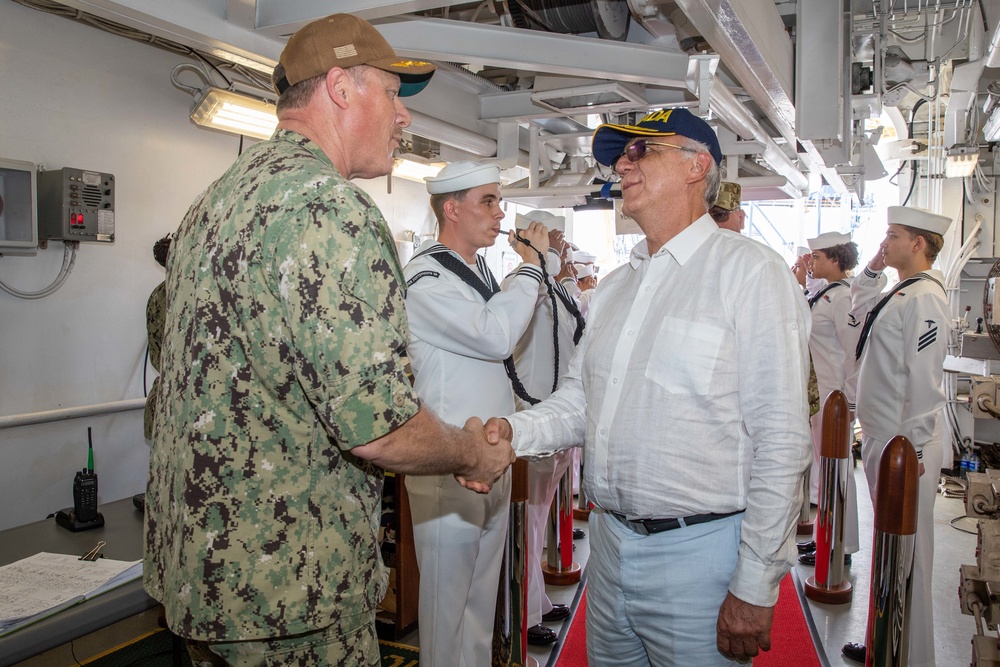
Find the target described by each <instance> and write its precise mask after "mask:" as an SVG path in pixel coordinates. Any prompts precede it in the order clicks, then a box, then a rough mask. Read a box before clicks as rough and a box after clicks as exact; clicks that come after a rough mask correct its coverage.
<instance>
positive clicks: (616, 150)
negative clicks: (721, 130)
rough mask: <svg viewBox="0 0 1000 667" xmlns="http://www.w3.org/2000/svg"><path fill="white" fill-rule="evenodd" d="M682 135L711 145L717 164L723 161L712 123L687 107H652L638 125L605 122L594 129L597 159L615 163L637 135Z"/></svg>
mask: <svg viewBox="0 0 1000 667" xmlns="http://www.w3.org/2000/svg"><path fill="white" fill-rule="evenodd" d="M674 135H679V136H682V137H687V138H688V139H694V140H695V141H700V142H701V143H703V144H705V145H706V146H708V152H709V153H711V154H712V157H713V158H715V163H716V164H721V163H722V149H720V148H719V138H718V137H717V136H715V131H714V130H713V129H712V126H711V125H709V124H708V123H706V122H705V121H704V120H702V119H701V118H699V117H698V116H696V115H694V114H693V113H691V112H690V111H688V110H687V109H662V110H660V111H651V112H650V113H648V114H646V117H645V118H643V119H642V120H640V121H639V122H638V123H636V124H635V125H611V124H607V125H601V126H600V127H598V128H597V130H596V131H595V132H594V142H593V149H592V150H593V153H594V157H595V158H597V161H598V162H600V163H601V164H603V165H607V166H611V165H612V164H614V163H615V160H617V159H618V158H619V157H620V156H621V154H622V153H624V152H625V144H627V143H628V142H629V141H631V140H632V139H634V138H635V137H672V136H674Z"/></svg>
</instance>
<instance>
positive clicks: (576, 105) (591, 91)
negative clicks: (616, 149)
mask: <svg viewBox="0 0 1000 667" xmlns="http://www.w3.org/2000/svg"><path fill="white" fill-rule="evenodd" d="M531 102H532V103H533V104H537V105H538V106H541V107H545V108H546V109H550V110H552V111H557V112H559V113H564V114H567V115H577V114H594V113H600V112H601V111H607V110H610V109H614V110H616V111H627V110H630V109H645V108H647V107H648V106H649V105H648V103H647V102H646V97H645V95H644V94H643V92H642V91H641V90H639V89H637V88H633V87H631V86H627V85H625V84H623V83H620V82H618V81H608V82H607V83H597V84H592V85H586V86H574V87H572V88H554V89H552V90H541V91H536V92H534V93H532V94H531Z"/></svg>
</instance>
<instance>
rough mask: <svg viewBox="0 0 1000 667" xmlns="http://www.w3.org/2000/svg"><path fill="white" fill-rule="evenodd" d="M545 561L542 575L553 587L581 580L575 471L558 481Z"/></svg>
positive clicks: (550, 512) (552, 507)
mask: <svg viewBox="0 0 1000 667" xmlns="http://www.w3.org/2000/svg"><path fill="white" fill-rule="evenodd" d="M546 538H547V542H546V552H545V562H544V563H542V578H543V579H545V583H547V584H550V585H552V586H569V585H570V584H575V583H577V582H578V581H580V575H581V573H582V569H581V568H580V564H579V563H576V562H574V561H573V471H572V470H567V471H566V472H565V473H564V474H563V476H562V478H561V479H560V480H559V490H558V491H557V492H556V495H555V497H554V498H553V499H552V506H551V507H550V508H549V523H548V528H547V530H546Z"/></svg>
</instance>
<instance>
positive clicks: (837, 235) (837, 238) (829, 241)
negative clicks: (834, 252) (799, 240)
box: [806, 232, 851, 250]
mask: <svg viewBox="0 0 1000 667" xmlns="http://www.w3.org/2000/svg"><path fill="white" fill-rule="evenodd" d="M850 242H851V235H850V234H844V233H842V232H824V233H822V234H820V235H819V236H817V237H816V238H812V239H806V243H808V244H809V249H810V250H826V249H827V248H832V247H834V246H838V245H844V244H845V243H850Z"/></svg>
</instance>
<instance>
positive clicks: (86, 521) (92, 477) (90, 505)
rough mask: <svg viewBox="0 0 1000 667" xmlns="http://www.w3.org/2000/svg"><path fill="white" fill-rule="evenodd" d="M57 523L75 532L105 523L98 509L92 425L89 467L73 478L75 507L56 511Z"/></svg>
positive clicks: (88, 452)
mask: <svg viewBox="0 0 1000 667" xmlns="http://www.w3.org/2000/svg"><path fill="white" fill-rule="evenodd" d="M56 523H57V524H59V525H60V526H62V527H63V528H65V529H67V530H71V531H73V532H76V531H80V530H87V529H88V528H99V527H101V526H103V525H104V517H103V516H102V515H101V513H100V512H99V511H97V473H95V472H94V440H93V436H92V434H91V429H90V427H87V467H86V468H84V469H82V470H78V471H77V473H76V476H75V477H74V478H73V509H69V508H66V509H64V510H60V511H58V512H56Z"/></svg>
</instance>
